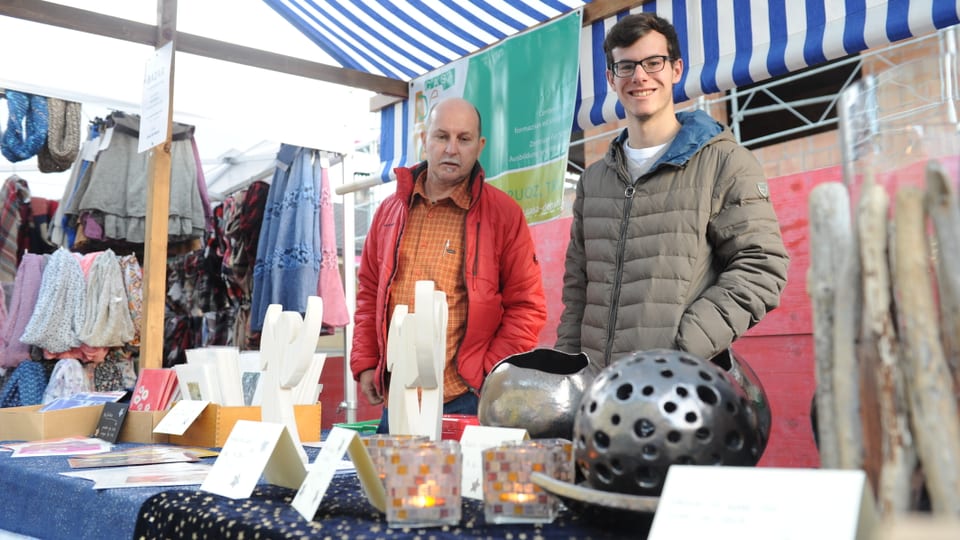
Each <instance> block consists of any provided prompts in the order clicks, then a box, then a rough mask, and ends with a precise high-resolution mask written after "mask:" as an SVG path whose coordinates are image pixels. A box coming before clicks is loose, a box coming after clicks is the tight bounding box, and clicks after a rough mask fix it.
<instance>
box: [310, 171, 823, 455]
mask: <svg viewBox="0 0 960 540" xmlns="http://www.w3.org/2000/svg"><path fill="white" fill-rule="evenodd" d="M841 178H842V172H841V170H840V167H839V166H838V167H831V168H827V169H820V170H815V171H808V172H804V173H800V174H794V175H789V176H783V177H779V178H774V179H770V180H769V184H770V198H771V200H772V201H773V204H774V207H775V208H776V211H777V216H778V218H779V219H780V228H781V232H782V233H783V239H784V243H785V244H786V246H787V250H788V252H789V253H790V258H791V262H790V269H789V272H788V275H787V286H786V288H785V289H784V292H783V295H782V298H781V304H780V307H779V308H777V309H775V310H774V311H772V312H771V313H770V314H769V315H768V316H767V317H766V318H764V320H763V321H762V322H761V323H760V324H758V325H757V326H756V327H754V328H752V329H751V330H750V331H749V332H748V333H747V334H746V335H745V336H744V337H742V338H741V339H740V340H738V341H737V343H736V345H735V347H734V348H735V349H736V350H737V352H738V353H739V354H740V355H741V356H742V357H743V358H744V359H745V360H746V361H747V362H749V363H750V365H751V366H752V367H753V369H754V371H755V372H756V373H757V375H758V377H760V380H761V383H762V384H763V386H764V389H765V390H766V393H767V397H768V399H769V400H770V408H771V412H772V415H773V427H772V430H771V434H770V442H769V444H768V445H767V450H766V452H765V453H764V455H763V458H762V459H761V461H760V465H762V466H770V467H818V466H819V457H818V456H817V451H816V447H815V446H814V442H813V430H812V428H811V426H810V402H811V399H812V398H813V392H814V386H815V382H814V358H813V335H812V333H813V325H812V320H811V308H810V299H809V297H808V296H807V293H806V273H807V267H808V266H809V253H810V250H809V244H808V232H807V231H808V214H807V199H808V198H809V195H810V190H811V189H813V187H814V186H816V185H817V184H819V183H821V182H827V181H840V180H841ZM570 222H571V218H561V219H555V220H552V221H549V222H546V223H539V224H536V225H533V226H531V227H530V229H531V232H532V234H533V239H534V244H535V245H536V246H537V257H538V258H539V260H540V267H541V270H542V272H543V284H544V289H545V291H546V294H547V324H546V326H545V327H544V329H543V331H542V332H541V333H540V344H541V345H542V346H546V347H551V346H553V344H554V343H555V341H556V337H557V324H558V323H559V320H560V312H561V311H562V309H563V305H562V302H561V291H562V289H563V263H564V255H565V252H566V249H567V242H568V240H569V236H570ZM320 382H321V383H323V392H322V393H321V402H322V403H323V410H322V415H323V417H322V422H323V424H322V425H323V427H324V428H329V427H330V426H331V425H332V424H333V423H335V422H343V421H345V418H346V414H345V412H343V411H337V407H338V405H339V404H340V402H341V401H343V396H344V391H343V388H344V386H343V384H344V383H343V359H342V358H340V357H337V358H329V359H328V360H327V363H326V365H325V366H324V369H323V374H322V377H321V379H320ZM358 402H359V403H358V404H359V409H358V411H357V419H358V420H369V419H375V418H379V417H380V407H371V406H369V405H367V403H366V399H364V398H363V397H362V396H358Z"/></svg>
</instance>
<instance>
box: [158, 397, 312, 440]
mask: <svg viewBox="0 0 960 540" xmlns="http://www.w3.org/2000/svg"><path fill="white" fill-rule="evenodd" d="M293 414H294V416H295V417H296V419H297V433H298V434H299V435H300V442H316V441H319V440H320V404H319V403H316V404H314V405H294V406H293ZM237 420H251V421H254V422H259V421H261V417H260V407H223V406H220V405H217V404H214V403H211V404H209V405H207V406H206V408H205V409H203V412H202V413H200V416H198V417H197V419H196V420H194V421H193V424H191V425H190V427H189V428H187V431H186V432H184V434H183V435H170V442H171V443H173V444H179V445H184V446H204V447H216V448H222V447H223V445H224V443H225V442H227V437H228V436H229V435H230V431H232V430H233V425H234V424H236V423H237Z"/></svg>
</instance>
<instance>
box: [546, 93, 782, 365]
mask: <svg viewBox="0 0 960 540" xmlns="http://www.w3.org/2000/svg"><path fill="white" fill-rule="evenodd" d="M677 119H678V120H679V121H680V123H681V125H682V127H681V130H680V132H679V133H678V134H677V136H676V137H675V138H674V140H673V142H672V143H671V145H670V147H669V148H668V149H667V152H666V153H665V154H664V155H663V157H661V158H660V160H659V161H658V162H657V163H656V164H654V166H653V167H651V169H650V170H649V171H648V172H647V173H645V174H644V175H642V176H640V177H639V178H637V179H636V180H635V181H632V182H631V181H629V179H628V175H627V172H626V166H625V157H624V155H623V150H622V148H623V147H622V145H623V144H624V143H625V141H626V136H627V134H626V130H624V132H623V133H621V134H620V135H619V136H618V137H617V139H615V140H614V141H613V142H612V143H611V145H610V150H609V151H608V152H607V154H606V156H605V157H604V158H603V159H602V160H600V161H598V162H596V163H594V164H592V165H591V166H590V167H588V168H587V169H586V170H585V171H584V173H583V175H582V176H581V179H580V182H579V184H578V186H577V197H576V200H575V202H574V205H573V223H572V227H571V232H570V244H569V246H568V248H567V256H566V268H565V275H564V288H563V303H564V311H563V314H562V315H561V319H560V325H559V327H558V330H557V344H556V347H557V348H558V349H560V350H562V351H567V352H579V351H583V352H585V353H586V354H587V356H589V358H590V361H591V364H592V366H593V368H594V369H596V370H599V369H601V368H603V367H605V366H607V365H608V364H610V363H611V362H612V361H615V360H617V359H618V358H619V357H622V356H624V355H626V354H628V353H632V352H635V351H641V350H649V349H654V348H668V349H679V350H684V351H687V352H689V353H692V354H695V355H697V356H700V357H702V358H705V359H707V358H711V357H713V356H714V355H716V354H717V353H718V352H720V351H722V350H724V349H726V348H727V347H728V346H729V345H730V344H731V343H732V342H733V341H734V340H735V339H736V338H737V337H739V336H740V335H742V334H743V333H744V332H746V331H747V330H748V329H749V328H750V327H752V326H753V325H755V324H757V323H758V322H759V321H760V320H761V319H762V318H763V317H764V316H765V315H766V314H767V313H768V312H769V311H770V310H772V309H774V308H775V307H776V306H777V305H778V304H779V302H780V293H781V292H782V291H783V287H784V286H785V285H786V279H787V266H788V264H789V256H788V255H787V251H786V248H785V247H784V245H783V240H782V238H781V236H780V227H779V223H778V221H777V216H776V214H775V213H774V210H773V205H772V204H771V203H770V199H769V190H768V188H767V184H766V181H765V178H764V176H763V170H762V169H761V167H760V164H759V163H758V162H757V160H756V158H754V157H753V155H752V154H751V153H750V152H749V151H748V150H747V149H745V148H744V147H742V146H740V145H739V144H737V143H736V141H735V140H734V139H733V136H732V134H731V133H730V131H729V130H728V129H726V128H725V127H723V126H722V125H721V124H719V123H717V122H716V121H715V120H713V119H712V118H710V116H709V115H707V114H706V113H703V112H701V111H696V112H694V113H678V114H677Z"/></svg>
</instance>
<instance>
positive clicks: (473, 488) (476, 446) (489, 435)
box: [460, 426, 530, 500]
mask: <svg viewBox="0 0 960 540" xmlns="http://www.w3.org/2000/svg"><path fill="white" fill-rule="evenodd" d="M529 438H530V434H528V433H527V430H525V429H519V428H502V427H490V426H465V427H464V428H463V434H462V435H460V455H461V459H462V460H463V473H462V476H461V477H460V493H461V494H462V495H463V496H464V497H468V498H470V499H480V500H483V459H482V458H483V454H482V453H483V451H484V450H485V449H487V448H490V447H493V446H498V445H499V444H500V443H503V442H507V441H525V440H527V439H529Z"/></svg>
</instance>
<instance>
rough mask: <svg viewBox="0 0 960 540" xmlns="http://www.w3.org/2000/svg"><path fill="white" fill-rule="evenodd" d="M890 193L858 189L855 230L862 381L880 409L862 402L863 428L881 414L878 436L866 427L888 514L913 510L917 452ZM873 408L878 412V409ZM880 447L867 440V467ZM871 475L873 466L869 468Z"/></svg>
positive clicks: (881, 503)
mask: <svg viewBox="0 0 960 540" xmlns="http://www.w3.org/2000/svg"><path fill="white" fill-rule="evenodd" d="M889 206H890V198H889V196H888V195H887V192H886V190H884V189H883V188H882V187H881V186H878V185H876V184H874V183H872V182H870V181H869V180H868V181H867V182H865V185H864V187H863V188H862V190H861V194H860V204H859V209H858V212H857V230H858V232H859V243H860V267H861V274H862V276H863V317H862V319H861V323H862V330H861V335H862V339H861V351H863V354H861V356H860V361H861V364H862V368H863V369H862V370H861V373H863V374H864V376H863V377H862V378H861V383H862V384H863V386H864V387H871V386H872V387H873V390H874V394H873V397H875V399H876V408H875V409H874V408H873V407H871V406H870V405H869V404H867V403H864V404H863V408H862V411H863V415H864V427H865V428H866V427H867V426H868V425H872V422H868V421H867V419H868V417H870V416H871V415H873V414H876V415H877V416H879V423H880V430H879V431H880V433H879V437H878V438H875V437H872V436H870V435H869V430H867V429H865V430H864V432H865V438H866V439H867V440H868V441H871V442H875V441H877V439H879V445H878V446H879V450H880V464H879V467H880V470H879V475H878V478H877V480H876V484H875V486H876V494H877V504H878V507H879V509H880V512H881V514H882V515H884V516H892V515H896V514H904V513H906V512H908V511H909V510H910V509H911V499H912V497H911V477H912V475H913V471H914V469H915V468H916V464H917V457H916V452H915V450H914V447H913V436H912V435H911V433H910V424H909V419H908V416H907V415H908V414H909V413H908V407H907V397H906V393H905V388H904V384H905V383H904V380H903V373H902V371H901V370H900V366H899V364H898V355H899V350H898V349H899V343H898V342H897V332H896V327H895V325H894V321H893V316H892V313H891V310H892V308H893V306H892V302H891V296H890V285H891V284H890V271H889V267H888V266H887V261H888V257H887V234H888V231H887V224H888V219H887V213H888V210H889ZM874 410H875V412H874ZM876 450H877V448H873V445H872V444H867V445H866V451H865V452H864V454H865V458H864V468H865V469H866V468H867V465H868V464H871V465H872V460H871V459H868V457H867V456H872V455H875V454H876V453H877V452H876ZM867 472H868V474H870V473H871V472H872V471H870V470H868V471H867Z"/></svg>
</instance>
